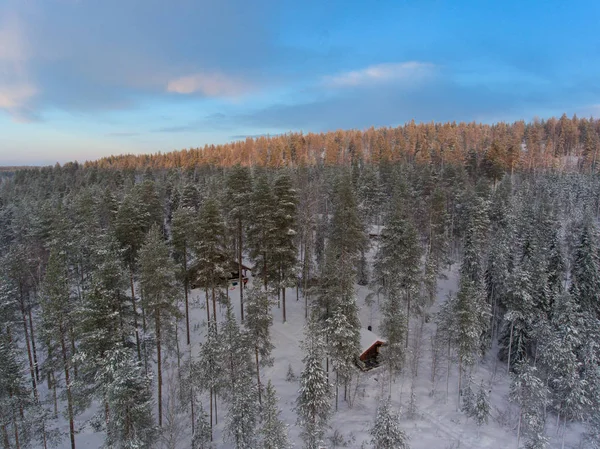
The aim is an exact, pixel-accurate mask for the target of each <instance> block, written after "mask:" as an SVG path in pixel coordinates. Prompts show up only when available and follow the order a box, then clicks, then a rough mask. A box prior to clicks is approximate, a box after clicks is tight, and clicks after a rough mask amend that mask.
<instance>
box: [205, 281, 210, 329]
mask: <svg viewBox="0 0 600 449" xmlns="http://www.w3.org/2000/svg"><path fill="white" fill-rule="evenodd" d="M204 298H205V299H206V322H207V323H208V322H209V321H210V302H208V288H205V289H204Z"/></svg>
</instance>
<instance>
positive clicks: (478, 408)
mask: <svg viewBox="0 0 600 449" xmlns="http://www.w3.org/2000/svg"><path fill="white" fill-rule="evenodd" d="M473 417H474V418H475V422H476V423H477V425H478V426H482V425H484V424H487V422H488V419H489V417H490V398H489V395H488V392H487V390H486V389H485V387H484V385H483V381H482V382H481V385H480V386H479V391H478V392H477V398H476V399H475V409H474V410H473Z"/></svg>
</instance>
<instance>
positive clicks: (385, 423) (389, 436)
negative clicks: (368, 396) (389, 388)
mask: <svg viewBox="0 0 600 449" xmlns="http://www.w3.org/2000/svg"><path fill="white" fill-rule="evenodd" d="M369 433H370V434H371V437H372V438H371V444H372V445H373V446H372V447H373V449H409V448H410V446H409V444H408V440H409V438H408V436H407V435H406V433H405V432H404V431H403V430H402V429H401V428H400V415H399V414H398V413H397V412H396V411H394V410H393V409H392V407H391V404H390V401H389V400H385V401H383V402H382V403H381V404H380V405H379V407H377V415H376V416H375V422H374V423H373V427H371V429H370V430H369Z"/></svg>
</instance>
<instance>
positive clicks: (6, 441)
mask: <svg viewBox="0 0 600 449" xmlns="http://www.w3.org/2000/svg"><path fill="white" fill-rule="evenodd" d="M2 443H3V446H4V449H10V441H9V439H8V431H7V430H6V425H3V426H2Z"/></svg>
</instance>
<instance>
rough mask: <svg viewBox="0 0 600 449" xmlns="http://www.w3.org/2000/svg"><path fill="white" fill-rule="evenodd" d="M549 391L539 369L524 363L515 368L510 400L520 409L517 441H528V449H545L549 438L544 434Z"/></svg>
mask: <svg viewBox="0 0 600 449" xmlns="http://www.w3.org/2000/svg"><path fill="white" fill-rule="evenodd" d="M548 395H549V391H548V388H547V387H546V385H545V384H544V382H543V380H542V379H540V377H539V375H538V372H537V368H536V367H535V366H533V365H530V364H529V363H527V361H523V362H521V363H519V364H518V365H517V366H516V368H515V374H512V381H511V386H510V395H509V397H510V400H511V401H513V402H516V403H517V404H518V405H519V407H520V409H521V410H520V413H519V426H518V429H517V433H518V436H517V439H518V440H520V438H521V435H523V436H524V437H525V439H526V447H527V448H528V449H544V448H545V447H546V445H547V444H548V438H547V437H546V434H545V432H544V427H545V413H544V411H545V407H546V403H547V401H548Z"/></svg>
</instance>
